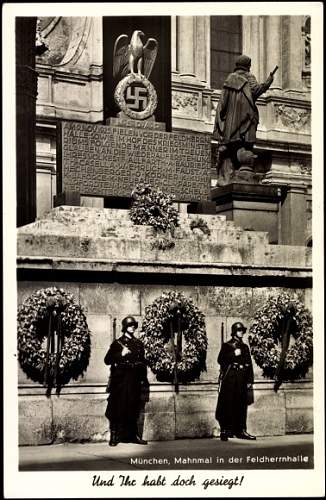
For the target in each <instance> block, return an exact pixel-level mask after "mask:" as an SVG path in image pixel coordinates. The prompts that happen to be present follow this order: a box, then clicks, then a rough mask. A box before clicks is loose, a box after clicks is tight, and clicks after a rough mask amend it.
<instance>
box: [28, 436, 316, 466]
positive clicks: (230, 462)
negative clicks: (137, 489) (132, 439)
mask: <svg viewBox="0 0 326 500" xmlns="http://www.w3.org/2000/svg"><path fill="white" fill-rule="evenodd" d="M313 465H314V455H313V435H311V434H305V435H302V434H300V435H287V436H276V437H275V436H274V437H264V438H259V439H257V441H250V442H248V441H244V440H240V439H230V440H229V441H228V442H222V441H220V440H219V439H216V438H212V439H180V440H176V441H153V442H149V443H148V445H147V446H143V445H137V444H126V443H120V444H119V445H118V446H116V447H110V446H108V444H107V443H84V444H79V443H78V444H77V443H64V444H56V445H50V446H25V447H20V448H19V470H20V471H50V470H51V471H69V470H74V471H78V470H79V471H85V470H86V471H87V470H149V471H150V470H155V469H156V470H177V469H209V470H212V469H213V470H214V469H215V470H226V469H233V470H237V469H239V470H240V469H312V468H313Z"/></svg>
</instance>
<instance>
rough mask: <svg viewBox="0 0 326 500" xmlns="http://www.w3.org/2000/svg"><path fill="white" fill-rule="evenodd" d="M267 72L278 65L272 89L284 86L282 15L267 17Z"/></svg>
mask: <svg viewBox="0 0 326 500" xmlns="http://www.w3.org/2000/svg"><path fill="white" fill-rule="evenodd" d="M265 40H266V54H265V61H266V62H265V73H266V77H267V76H268V74H269V73H270V72H271V71H272V70H273V69H274V68H275V66H278V70H277V71H276V73H275V74H274V81H273V83H272V85H271V86H270V89H281V88H282V20H281V16H266V18H265Z"/></svg>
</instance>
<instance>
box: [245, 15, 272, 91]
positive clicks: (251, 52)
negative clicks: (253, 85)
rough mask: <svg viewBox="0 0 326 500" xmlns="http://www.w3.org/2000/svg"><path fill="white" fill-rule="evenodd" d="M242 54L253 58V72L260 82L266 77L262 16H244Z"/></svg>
mask: <svg viewBox="0 0 326 500" xmlns="http://www.w3.org/2000/svg"><path fill="white" fill-rule="evenodd" d="M242 33H243V38H242V53H243V54H246V55H247V56H249V57H251V71H252V73H253V74H254V75H255V76H256V78H257V80H258V81H259V82H260V81H261V80H264V79H265V78H266V76H267V75H264V73H265V68H264V44H265V40H264V30H263V17H262V16H243V18H242Z"/></svg>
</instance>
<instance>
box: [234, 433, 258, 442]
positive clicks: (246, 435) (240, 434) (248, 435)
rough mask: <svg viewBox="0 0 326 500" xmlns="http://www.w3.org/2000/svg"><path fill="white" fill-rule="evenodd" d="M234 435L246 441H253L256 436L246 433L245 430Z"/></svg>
mask: <svg viewBox="0 0 326 500" xmlns="http://www.w3.org/2000/svg"><path fill="white" fill-rule="evenodd" d="M236 437H237V438H238V439H247V440H248V441H255V440H256V436H251V434H248V432H247V431H242V432H239V433H238V434H236Z"/></svg>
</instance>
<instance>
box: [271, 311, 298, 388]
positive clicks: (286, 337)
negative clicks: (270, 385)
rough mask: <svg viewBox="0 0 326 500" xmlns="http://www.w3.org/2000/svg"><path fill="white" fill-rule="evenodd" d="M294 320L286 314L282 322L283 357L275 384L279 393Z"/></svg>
mask: <svg viewBox="0 0 326 500" xmlns="http://www.w3.org/2000/svg"><path fill="white" fill-rule="evenodd" d="M292 322H293V320H292V318H291V316H290V315H289V314H286V315H285V316H284V318H283V321H282V344H281V345H282V350H281V355H280V359H279V362H278V365H277V368H276V372H275V384H274V391H275V392H277V391H278V389H279V388H280V387H281V385H282V382H283V377H282V371H283V367H284V363H285V358H286V355H287V352H288V349H289V345H290V336H291V325H292Z"/></svg>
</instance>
